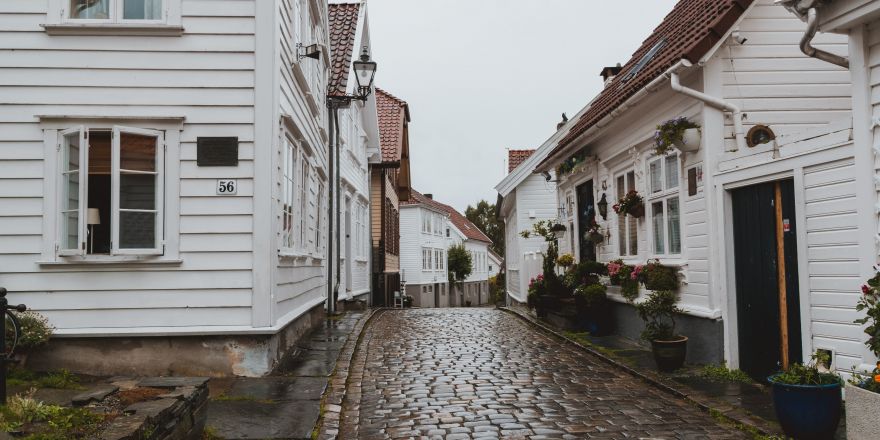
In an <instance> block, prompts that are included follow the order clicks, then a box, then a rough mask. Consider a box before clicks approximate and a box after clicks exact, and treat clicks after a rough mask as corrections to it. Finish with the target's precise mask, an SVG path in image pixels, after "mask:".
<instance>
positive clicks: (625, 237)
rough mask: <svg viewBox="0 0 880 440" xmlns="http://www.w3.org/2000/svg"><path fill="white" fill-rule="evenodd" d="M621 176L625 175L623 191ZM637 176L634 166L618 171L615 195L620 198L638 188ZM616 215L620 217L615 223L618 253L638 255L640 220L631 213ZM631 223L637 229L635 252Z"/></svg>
mask: <svg viewBox="0 0 880 440" xmlns="http://www.w3.org/2000/svg"><path fill="white" fill-rule="evenodd" d="M630 174H632V177H633V181H632V187H630V182H629V175H630ZM621 177H623V188H622V191H621V188H620V184H619V183H618V182H619V181H620V178H621ZM637 177H638V176H636V173H635V169H634V168H627V169H624V170H622V171H620V172H618V173H616V174H615V175H614V191H615V193H614V194H615V196H617V198H619V197H620V196H621V194H624V195H625V194H626V193H628V192H629V191H631V190H633V189H635V190H638V186H639V185H638V179H637ZM645 203H647V201H645ZM616 215H617V218H618V221H617V222H616V224H615V228H616V229H617V240H618V243H617V254H618V256H619V257H621V258H632V257H637V256H638V255H639V234H640V231H639V220H638V219H637V218H635V217H633V216H631V215H629V214H616ZM621 216H623V230H621V224H620V218H621ZM631 224H634V225H635V231H636V240H635V241H636V242H635V252H633V251H632V249H633V243H631V242H630V236H629V232H630V228H631V227H632V226H631ZM621 244H623V245H624V246H625V250H626V252H623V253H621V252H620V247H621Z"/></svg>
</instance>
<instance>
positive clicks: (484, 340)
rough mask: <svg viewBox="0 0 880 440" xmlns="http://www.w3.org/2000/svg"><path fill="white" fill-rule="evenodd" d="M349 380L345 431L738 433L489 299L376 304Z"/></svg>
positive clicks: (359, 434) (439, 434) (390, 434)
mask: <svg viewBox="0 0 880 440" xmlns="http://www.w3.org/2000/svg"><path fill="white" fill-rule="evenodd" d="M349 379H350V386H349V392H348V395H347V397H346V401H345V406H344V409H343V422H342V426H341V432H340V438H346V439H347V438H365V439H379V438H409V437H416V438H418V437H424V438H446V439H457V438H464V439H467V438H484V437H487V438H530V439H537V438H683V439H699V438H712V439H721V438H747V436H746V435H745V434H744V433H742V432H739V431H736V430H734V429H732V428H729V427H725V426H721V425H719V424H718V423H717V422H716V421H715V420H714V419H712V418H711V417H710V416H709V415H707V414H705V413H703V412H701V411H700V410H699V409H697V408H695V407H692V406H690V405H688V404H687V403H685V402H683V401H680V400H678V399H675V398H674V397H672V396H671V395H668V394H666V393H663V392H661V391H659V390H657V389H655V388H652V387H651V386H649V385H647V384H645V383H644V382H642V381H640V380H638V379H636V378H634V377H632V376H630V375H629V374H627V373H625V372H618V371H614V370H613V369H612V367H611V366H610V365H608V364H606V363H603V362H602V361H601V360H599V359H596V358H594V357H592V356H591V355H589V354H587V353H584V352H581V351H578V350H577V349H575V348H573V347H570V346H568V345H565V344H562V343H560V342H558V341H556V340H555V339H552V338H551V337H549V336H547V335H545V334H544V333H542V332H540V331H538V330H537V329H535V328H533V327H531V326H529V325H528V324H526V323H524V322H522V321H521V320H519V319H518V318H516V317H514V316H512V315H509V314H507V313H504V312H502V311H499V310H495V309H410V310H405V311H386V312H384V313H381V315H379V316H377V317H376V318H375V319H374V320H373V322H371V323H370V324H369V325H368V326H367V328H366V329H365V331H364V334H363V340H362V343H361V345H360V347H359V348H358V350H357V352H356V353H355V358H354V363H353V365H352V371H351V375H350V377H349ZM358 385H359V386H358Z"/></svg>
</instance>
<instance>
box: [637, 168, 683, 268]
mask: <svg viewBox="0 0 880 440" xmlns="http://www.w3.org/2000/svg"><path fill="white" fill-rule="evenodd" d="M671 154H673V153H670V155H671ZM670 155H661V156H654V157H652V158H650V159H648V161H647V162H646V164H645V166H646V168H647V169H646V171H645V173H646V175H647V176H648V182H647V186H648V188H647V191H646V193H647V197H646V198H645V205H646V206H645V208H646V209H645V217H646V222H647V223H648V228H647V229H648V235H649V237H650V240H649V243H650V244H649V245H650V249H651V255H652V256H653V257H658V258H659V257H666V258H670V257H673V258H677V257H681V255H682V253H683V252H684V250H683V249H684V237H683V236H682V227H681V220H682V200H681V178H682V176H681V175H682V173H681V157H680V156H679V155H678V154H674V155H675V164H674V165H673V166H674V167H675V169H676V171H677V173H678V179H677V181H676V186H675V187H672V188H667V186H666V173H667V168H668V166H667V158H669V157H671V156H670ZM654 163H659V166H660V168H659V169H660V191H658V192H654V188H653V187H652V186H653V175H652V174H651V165H652V164H654ZM671 199H676V200H677V201H678V236H679V244H678V245H679V249H678V252H671V244H672V242H671V240H670V236H669V200H671ZM658 202H659V203H662V205H663V220H662V222H663V252H658V251H657V248H656V247H655V244H656V243H655V238H656V231H655V230H654V204H655V203H658Z"/></svg>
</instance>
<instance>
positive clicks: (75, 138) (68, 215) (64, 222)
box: [61, 132, 80, 249]
mask: <svg viewBox="0 0 880 440" xmlns="http://www.w3.org/2000/svg"><path fill="white" fill-rule="evenodd" d="M79 154H80V144H79V132H75V133H71V134H68V135H67V136H65V137H64V158H63V159H62V160H63V161H64V162H63V163H64V165H63V166H64V172H63V174H62V185H64V189H63V190H62V193H61V194H62V197H64V200H63V202H62V205H61V242H62V247H63V248H64V249H77V248H79V185H80V181H79V176H80V174H79V173H80V170H79Z"/></svg>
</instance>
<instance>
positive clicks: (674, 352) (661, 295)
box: [636, 290, 688, 371]
mask: <svg viewBox="0 0 880 440" xmlns="http://www.w3.org/2000/svg"><path fill="white" fill-rule="evenodd" d="M677 303H678V297H677V296H676V294H675V292H673V291H671V290H655V291H653V292H651V294H650V295H648V299H647V300H646V301H645V302H643V303H641V304H637V305H636V311H637V312H638V314H639V317H640V318H642V320H643V321H645V330H644V331H642V339H644V340H646V341H649V342H650V343H651V351H652V352H653V353H654V361H655V362H656V363H657V369H658V370H660V371H675V370H677V369H679V368H681V366H682V365H684V358H685V356H686V355H687V341H688V338H687V336H681V335H678V334H676V333H675V315H676V314H678V313H681V312H682V310H681V309H679V308H678V306H677V305H676V304H677Z"/></svg>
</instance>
